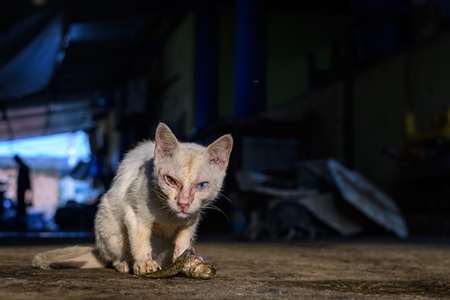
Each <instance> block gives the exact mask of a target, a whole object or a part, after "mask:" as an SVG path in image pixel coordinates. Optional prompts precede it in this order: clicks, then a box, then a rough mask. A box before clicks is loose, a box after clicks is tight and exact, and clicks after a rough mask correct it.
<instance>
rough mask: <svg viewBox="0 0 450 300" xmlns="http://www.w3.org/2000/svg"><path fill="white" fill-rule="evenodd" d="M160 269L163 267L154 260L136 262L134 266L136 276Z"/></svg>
mask: <svg viewBox="0 0 450 300" xmlns="http://www.w3.org/2000/svg"><path fill="white" fill-rule="evenodd" d="M160 269H161V267H160V266H159V265H158V264H157V263H156V262H155V261H153V260H141V261H136V262H135V263H134V266H133V272H134V274H136V275H139V274H146V273H150V272H153V271H157V270H160Z"/></svg>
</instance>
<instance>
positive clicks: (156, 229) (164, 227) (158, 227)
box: [152, 222, 180, 238]
mask: <svg viewBox="0 0 450 300" xmlns="http://www.w3.org/2000/svg"><path fill="white" fill-rule="evenodd" d="M179 228H180V226H179V225H178V224H167V223H160V222H155V223H153V226H152V235H155V236H159V237H166V238H171V237H173V236H174V235H175V234H176V232H177V231H178V229H179Z"/></svg>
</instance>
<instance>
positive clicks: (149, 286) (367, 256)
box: [0, 238, 450, 299]
mask: <svg viewBox="0 0 450 300" xmlns="http://www.w3.org/2000/svg"><path fill="white" fill-rule="evenodd" d="M195 246H196V250H197V252H198V253H200V254H202V255H203V257H204V258H206V259H207V260H208V261H209V262H211V263H213V264H214V265H215V266H216V268H217V275H216V277H215V278H213V279H211V280H195V279H189V278H187V277H181V276H180V277H173V278H167V279H158V280H154V279H142V278H136V277H134V276H133V275H130V274H120V273H117V272H116V271H114V270H112V269H92V270H87V269H82V270H37V269H32V268H31V266H30V260H31V258H32V256H33V255H34V254H36V253H38V252H40V251H44V250H49V249H54V248H58V246H54V245H53V246H24V245H22V246H0V265H1V268H0V299H96V298H105V299H149V298H155V297H156V298H157V299H207V298H214V299H237V298H241V299H243V298H245V299H275V298H277V299H278V298H284V299H313V298H314V299H349V298H352V299H375V298H376V299H433V298H435V299H450V242H449V241H448V240H444V241H441V240H440V241H439V242H436V241H429V240H426V239H425V240H419V241H417V240H414V241H399V240H393V239H389V240H388V241H386V240H384V239H379V238H378V239H362V240H350V241H349V240H322V241H300V242H295V243H245V242H198V243H196V244H195Z"/></svg>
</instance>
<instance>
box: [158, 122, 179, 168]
mask: <svg viewBox="0 0 450 300" xmlns="http://www.w3.org/2000/svg"><path fill="white" fill-rule="evenodd" d="M179 148H180V145H179V143H178V140H177V138H176V137H175V135H174V134H173V133H172V131H171V130H170V128H169V127H168V126H167V125H166V124H164V123H159V125H158V127H157V128H156V134H155V161H158V160H159V159H162V158H165V157H172V156H173V155H174V154H175V152H177V151H178V150H179Z"/></svg>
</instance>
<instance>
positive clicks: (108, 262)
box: [32, 123, 233, 274]
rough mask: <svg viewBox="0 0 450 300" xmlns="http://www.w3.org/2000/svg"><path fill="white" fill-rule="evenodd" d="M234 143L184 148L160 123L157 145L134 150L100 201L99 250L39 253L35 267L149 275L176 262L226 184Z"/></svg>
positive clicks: (219, 141) (223, 139) (228, 138)
mask: <svg viewBox="0 0 450 300" xmlns="http://www.w3.org/2000/svg"><path fill="white" fill-rule="evenodd" d="M232 147H233V139H232V137H231V135H229V134H227V135H224V136H222V137H220V138H219V139H217V140H216V141H215V142H213V143H212V144H211V145H209V146H208V147H207V148H205V147H203V146H200V145H197V144H193V143H180V142H178V140H177V139H176V137H175V136H174V135H173V133H172V132H171V131H170V129H169V127H167V126H166V125H165V124H163V123H160V124H159V125H158V128H157V129H156V134H155V142H154V143H153V142H150V141H148V142H144V143H141V144H140V145H138V146H137V147H136V148H135V149H133V150H131V151H130V152H128V153H127V154H126V156H125V158H124V160H123V161H122V162H121V163H120V165H119V168H118V171H117V174H116V177H115V178H114V181H113V184H112V186H111V188H110V189H109V190H108V192H107V193H106V194H105V195H104V196H103V197H102V199H101V201H100V205H99V209H98V212H97V215H96V218H95V239H96V243H95V245H96V246H95V248H91V247H78V246H75V247H68V248H62V249H56V250H51V251H47V252H43V253H39V254H37V255H36V256H35V257H34V259H33V261H32V265H33V267H36V268H42V269H51V268H101V267H108V266H112V267H114V268H115V269H116V270H117V271H119V272H130V268H132V272H133V273H134V274H143V273H147V272H150V271H155V270H157V269H160V268H161V266H165V265H167V264H170V263H171V262H172V261H174V260H175V259H176V258H177V257H178V256H179V255H180V254H181V253H182V252H183V251H184V250H185V249H186V248H188V247H189V245H190V240H191V239H194V237H195V232H196V228H197V225H198V222H199V219H200V216H201V214H202V209H204V208H205V207H207V206H208V205H209V204H211V202H212V201H213V200H214V199H215V198H217V196H218V194H219V192H220V190H221V188H222V184H223V180H224V177H225V173H226V169H227V166H228V160H229V157H230V153H231V149H232Z"/></svg>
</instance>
